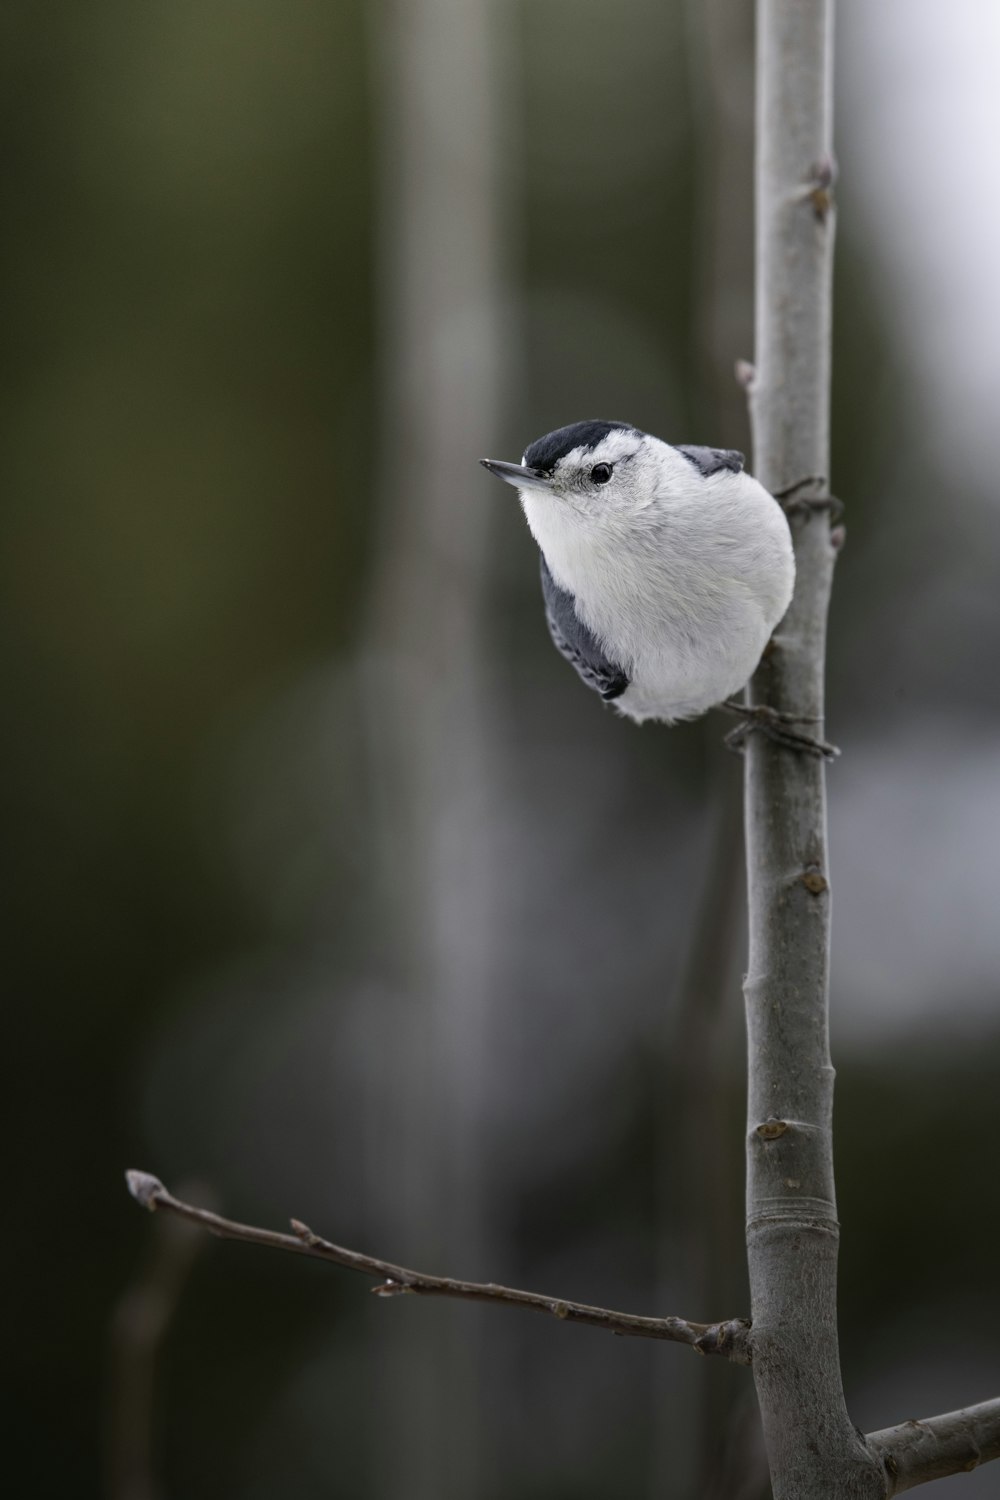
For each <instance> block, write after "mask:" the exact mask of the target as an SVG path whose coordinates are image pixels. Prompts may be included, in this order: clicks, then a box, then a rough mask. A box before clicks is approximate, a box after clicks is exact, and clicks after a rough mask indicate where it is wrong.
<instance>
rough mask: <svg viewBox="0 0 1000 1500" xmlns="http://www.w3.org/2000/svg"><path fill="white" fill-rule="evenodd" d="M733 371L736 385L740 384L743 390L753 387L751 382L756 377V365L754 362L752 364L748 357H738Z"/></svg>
mask: <svg viewBox="0 0 1000 1500" xmlns="http://www.w3.org/2000/svg"><path fill="white" fill-rule="evenodd" d="M734 373H735V375H736V384H737V385H741V386H742V387H743V389H744V390H745V391H750V390H752V389H753V383H754V381H755V380H756V379H757V366H756V365H755V364H752V363H751V361H750V360H749V359H738V360H737V361H736V365H735V370H734Z"/></svg>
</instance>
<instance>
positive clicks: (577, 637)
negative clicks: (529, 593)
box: [541, 557, 629, 703]
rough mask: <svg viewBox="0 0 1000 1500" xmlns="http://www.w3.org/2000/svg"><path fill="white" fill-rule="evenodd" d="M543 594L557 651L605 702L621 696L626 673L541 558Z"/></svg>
mask: <svg viewBox="0 0 1000 1500" xmlns="http://www.w3.org/2000/svg"><path fill="white" fill-rule="evenodd" d="M541 561H542V594H543V595H544V598H545V618H546V621H547V622H548V627H549V634H550V635H551V637H552V640H553V642H554V643H555V647H556V649H557V651H560V652H561V653H562V655H563V656H565V658H566V660H567V661H568V662H571V663H572V665H573V666H574V667H575V668H576V670H577V672H578V673H579V674H580V676H581V677H582V678H583V680H584V682H585V683H586V684H587V686H588V687H589V688H593V689H594V691H595V692H597V693H600V695H601V697H602V698H603V699H604V700H605V702H607V703H610V702H611V701H612V700H613V699H615V698H620V697H621V695H622V693H624V691H625V689H626V688H627V687H628V683H629V680H628V677H627V675H626V674H625V672H624V671H623V670H622V668H621V667H620V666H618V665H617V663H616V662H613V661H611V660H610V659H609V658H608V657H607V656H605V654H604V652H603V650H602V649H601V645H600V642H599V641H598V639H597V637H596V636H595V635H594V634H593V632H592V631H590V630H588V629H587V627H586V625H585V624H584V623H583V621H582V620H581V619H580V618H579V617H578V615H577V613H576V600H575V598H574V597H573V595H572V594H570V593H568V592H567V591H566V589H561V588H560V587H559V585H558V584H557V583H556V581H555V579H554V578H553V577H552V574H551V573H550V572H549V567H548V563H547V562H546V561H545V558H544V557H543V558H542V560H541Z"/></svg>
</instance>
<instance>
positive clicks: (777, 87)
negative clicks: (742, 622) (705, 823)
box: [745, 0, 885, 1500]
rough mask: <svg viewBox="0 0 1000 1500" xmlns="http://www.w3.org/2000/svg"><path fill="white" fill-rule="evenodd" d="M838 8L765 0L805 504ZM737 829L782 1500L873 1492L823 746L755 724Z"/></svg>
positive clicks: (770, 284) (795, 427)
mask: <svg viewBox="0 0 1000 1500" xmlns="http://www.w3.org/2000/svg"><path fill="white" fill-rule="evenodd" d="M832 12H833V5H832V0H758V7H757V27H758V30H757V90H758V92H757V183H756V201H757V276H756V308H757V326H756V372H755V375H754V378H753V381H752V384H751V387H750V402H751V421H752V426H753V439H754V442H753V446H754V460H755V473H756V475H757V477H758V478H759V479H760V480H761V482H762V483H763V484H764V485H765V486H766V487H767V488H768V489H769V490H771V492H772V493H773V494H779V495H780V494H782V493H789V492H794V493H795V495H796V498H799V499H803V498H809V497H816V498H821V497H823V496H824V495H826V494H827V493H828V489H827V476H828V475H829V388H830V322H831V272H832V265H833V224H834V216H833V211H832V204H831V203H830V201H829V193H828V191H827V186H828V184H825V178H826V176H827V175H828V172H826V171H824V164H827V165H828V164H829V162H830V160H831V126H832V90H831V67H832ZM790 520H791V523H792V530H793V535H794V539H795V553H796V566H797V581H796V589H795V597H794V599H793V601H792V605H791V608H790V609H789V612H788V614H787V616H786V618H785V620H784V621H783V622H782V624H781V626H780V627H779V629H778V631H777V634H776V641H775V646H774V649H773V650H772V651H771V652H770V653H769V654H768V656H767V657H766V659H765V662H764V663H763V665H762V666H761V668H760V669H759V670H758V672H757V674H756V676H755V678H754V680H753V683H752V684H751V692H752V700H753V701H754V702H758V703H767V704H770V705H772V706H773V707H774V708H777V709H780V710H782V711H784V712H794V713H795V714H796V715H801V716H802V718H803V720H805V721H808V722H807V723H806V724H804V725H803V727H804V728H806V729H807V731H808V732H809V733H811V734H812V733H815V734H817V735H821V734H822V728H823V723H822V721H823V673H824V655H825V636H826V617H827V606H828V601H829V595H830V584H831V577H832V572H833V562H834V555H835V554H834V550H833V547H832V546H831V542H830V524H829V514H828V511H826V510H822V509H821V510H813V511H808V510H801V509H799V510H797V511H796V512H794V513H793V514H792V515H791V516H790ZM746 833H747V876H748V885H749V916H750V955H749V968H748V975H747V980H746V985H745V997H746V1015H747V1031H748V1045H749V1089H748V1132H747V1256H748V1265H749V1272H750V1288H751V1313H752V1336H751V1339H752V1353H753V1371H754V1381H755V1384H756V1387H757V1397H758V1401H759V1403H760V1409H761V1415H762V1419H763V1424H764V1436H765V1442H766V1444H767V1451H768V1459H769V1463H770V1467H771V1479H772V1485H773V1492H774V1500H793V1497H794V1500H833V1497H834V1496H836V1497H837V1500H845V1497H857V1500H860V1497H872V1500H875V1497H881V1496H883V1495H884V1493H885V1475H884V1471H883V1469H882V1466H881V1465H880V1464H879V1463H878V1462H877V1460H876V1459H875V1457H874V1456H873V1455H872V1453H871V1452H870V1451H869V1449H868V1447H867V1445H866V1444H865V1442H864V1439H863V1438H862V1437H861V1436H860V1434H859V1433H858V1432H857V1431H856V1429H855V1428H854V1427H853V1425H852V1423H851V1420H850V1418H849V1416H848V1414H847V1407H846V1405H845V1401H844V1393H843V1385H842V1382H841V1375H840V1357H839V1350H838V1342H837V1248H838V1239H839V1228H838V1224H837V1208H836V1198H835V1193H834V1181H833V1149H832V1134H831V1125H832V1106H833V1077H834V1074H833V1068H832V1066H831V1063H830V1053H829V1045H828V1032H827V991H828V957H829V929H830V890H829V877H828V873H827V853H826V788H825V766H824V763H823V761H822V760H821V759H819V758H818V757H814V756H810V755H804V754H796V753H795V752H794V751H790V750H788V749H785V748H782V747H779V746H777V745H775V744H774V743H772V742H771V741H769V740H767V739H765V737H764V736H763V735H751V737H750V739H749V741H748V744H747V755H746Z"/></svg>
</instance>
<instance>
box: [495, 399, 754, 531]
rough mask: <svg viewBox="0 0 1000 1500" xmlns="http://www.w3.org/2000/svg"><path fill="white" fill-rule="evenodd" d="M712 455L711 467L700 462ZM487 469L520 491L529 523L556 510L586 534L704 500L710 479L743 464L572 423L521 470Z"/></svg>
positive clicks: (535, 446) (613, 425)
mask: <svg viewBox="0 0 1000 1500" xmlns="http://www.w3.org/2000/svg"><path fill="white" fill-rule="evenodd" d="M710 454H711V455H714V458H713V460H712V462H708V461H706V459H705V458H704V457H702V458H701V460H700V461H699V455H710ZM720 460H721V462H720ZM481 462H482V464H483V467H484V468H486V469H488V470H489V472H490V473H491V474H495V475H496V477H497V478H498V479H503V480H505V481H506V483H507V484H512V485H514V486H515V487H516V488H517V489H518V490H519V491H520V494H521V500H522V503H523V505H524V508H525V512H526V513H527V515H528V519H529V522H532V521H533V520H534V519H535V517H539V510H540V509H544V510H549V509H550V507H552V506H553V505H554V506H555V507H556V508H557V509H558V511H559V512H560V514H561V516H562V518H563V520H564V522H571V518H572V519H573V521H575V522H576V524H577V525H579V526H580V527H581V528H587V529H590V528H595V529H602V530H603V529H604V528H605V527H606V526H609V525H610V526H611V527H612V528H617V527H619V526H620V525H621V524H622V523H623V522H624V523H626V524H627V522H628V520H629V518H635V519H636V520H639V519H640V518H642V517H646V516H648V515H649V513H650V512H651V511H656V510H658V509H663V508H669V507H670V505H671V503H684V502H686V501H687V500H689V499H693V498H694V497H695V496H700V494H701V492H702V487H703V485H704V483H705V479H706V477H708V475H709V474H711V473H712V472H717V471H719V470H720V469H723V468H724V469H729V470H731V471H734V472H738V471H739V470H740V469H741V468H742V465H743V460H742V456H741V455H740V454H738V453H729V452H725V453H720V452H719V450H716V449H708V448H687V449H685V448H673V447H671V445H670V444H669V443H664V442H662V441H661V439H660V438H657V437H653V436H652V435H651V434H650V433H648V432H642V431H640V430H639V428H637V427H633V426H632V425H631V424H630V423H628V422H596V421H595V422H573V423H572V424H571V425H570V426H568V427H559V428H557V429H556V431H555V432H549V433H547V434H546V435H545V437H541V438H538V439H537V440H536V441H535V442H534V443H531V444H530V446H529V447H528V448H527V449H526V450H525V453H524V457H523V459H522V460H521V462H520V463H519V464H511V463H503V462H500V461H499V460H496V459H489V458H484V459H482V460H481ZM539 519H540V517H539ZM552 519H553V520H554V519H555V517H554V516H553V517H552ZM533 529H534V526H533Z"/></svg>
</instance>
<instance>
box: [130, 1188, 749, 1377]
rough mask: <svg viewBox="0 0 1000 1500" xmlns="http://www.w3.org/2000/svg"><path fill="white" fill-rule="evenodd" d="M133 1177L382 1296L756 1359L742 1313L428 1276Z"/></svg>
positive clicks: (243, 1236)
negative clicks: (640, 1309)
mask: <svg viewBox="0 0 1000 1500" xmlns="http://www.w3.org/2000/svg"><path fill="white" fill-rule="evenodd" d="M125 1180H126V1182H127V1183H128V1190H129V1192H130V1193H131V1194H132V1197H133V1198H134V1199H135V1200H136V1202H137V1203H141V1204H142V1206H143V1208H146V1209H149V1211H150V1212H151V1213H152V1212H154V1211H156V1210H161V1209H162V1210H165V1211H166V1212H168V1213H172V1214H177V1215H178V1217H180V1218H182V1219H187V1220H189V1221H190V1222H191V1223H192V1224H200V1225H201V1226H202V1228H204V1229H207V1230H208V1231H209V1233H210V1234H215V1235H218V1236H219V1238H220V1239H224V1240H242V1241H243V1242H244V1243H246V1244H249V1245H266V1246H267V1247H268V1248H270V1249H272V1250H289V1251H291V1252H292V1253H293V1254H294V1255H308V1256H312V1257H314V1258H315V1259H317V1260H325V1261H330V1262H332V1263H333V1264H334V1265H338V1266H344V1267H345V1268H346V1269H347V1270H349V1271H360V1272H361V1274H362V1275H363V1276H372V1277H375V1278H376V1279H377V1280H378V1282H379V1284H378V1286H374V1287H372V1291H373V1292H374V1293H375V1295H376V1296H377V1297H398V1296H403V1295H406V1294H411V1295H414V1296H417V1297H460V1298H465V1299H466V1300H467V1301H471V1302H500V1303H502V1304H503V1305H504V1306H505V1307H524V1308H530V1309H532V1310H533V1311H535V1312H542V1313H548V1314H549V1316H550V1317H553V1318H558V1319H559V1320H560V1321H561V1322H564V1323H586V1324H588V1325H589V1326H590V1327H591V1328H603V1329H605V1330H606V1331H607V1332H608V1333H614V1334H617V1335H618V1336H619V1337H620V1338H646V1339H666V1340H668V1341H671V1342H673V1343H675V1344H688V1345H689V1346H690V1347H691V1348H692V1349H695V1350H697V1352H698V1353H699V1354H721V1355H722V1356H723V1357H724V1358H725V1359H729V1360H732V1361H733V1362H734V1363H735V1364H742V1365H745V1364H749V1362H750V1355H749V1341H748V1334H749V1332H750V1325H749V1323H747V1322H746V1321H745V1320H744V1319H742V1318H728V1319H726V1321H725V1322H722V1323H691V1322H689V1321H688V1319H687V1318H646V1317H640V1316H638V1315H637V1314H635V1313H623V1312H613V1311H611V1309H609V1308H606V1307H591V1306H589V1304H587V1303H585V1302H568V1301H566V1300H565V1299H564V1298H561V1297H546V1296H543V1295H542V1294H540V1293H538V1292H522V1291H518V1290H516V1289H515V1288H513V1287H507V1286H498V1285H497V1284H496V1283H495V1282H492V1281H490V1282H479V1281H457V1280H455V1279H454V1278H453V1277H451V1276H428V1275H426V1274H425V1273H424V1272H422V1271H411V1270H408V1269H407V1268H406V1267H405V1266H397V1265H394V1264H393V1263H392V1262H391V1261H388V1260H381V1259H379V1258H378V1257H377V1256H374V1255H362V1254H361V1253H360V1251H357V1250H347V1249H345V1248H344V1247H343V1246H342V1245H334V1244H331V1242H330V1241H329V1240H324V1239H321V1238H320V1236H319V1235H318V1234H313V1232H312V1230H311V1229H310V1228H309V1227H308V1226H307V1225H306V1224H302V1223H300V1222H299V1220H298V1219H292V1221H291V1224H292V1229H293V1231H294V1232H293V1233H292V1234H279V1233H278V1232H277V1231H276V1230H273V1229H258V1228H256V1227H254V1226H253V1225H250V1224H238V1223H236V1222H235V1221H234V1220H232V1219H224V1218H222V1216H221V1215H220V1214H213V1213H209V1212H208V1211H207V1210H206V1209H203V1208H195V1207H194V1206H193V1204H190V1203H184V1202H182V1200H181V1199H180V1198H175V1197H174V1195H173V1194H172V1193H170V1192H168V1191H167V1189H166V1188H165V1187H164V1186H163V1183H162V1182H160V1180H159V1178H157V1177H152V1176H150V1174H149V1173H148V1172H136V1171H131V1172H126V1174H125Z"/></svg>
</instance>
